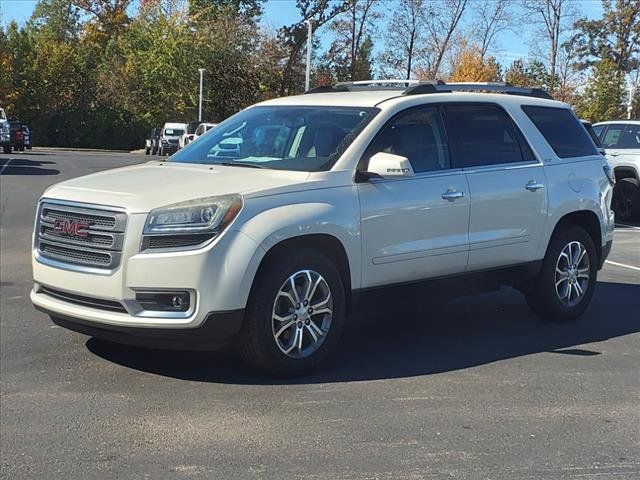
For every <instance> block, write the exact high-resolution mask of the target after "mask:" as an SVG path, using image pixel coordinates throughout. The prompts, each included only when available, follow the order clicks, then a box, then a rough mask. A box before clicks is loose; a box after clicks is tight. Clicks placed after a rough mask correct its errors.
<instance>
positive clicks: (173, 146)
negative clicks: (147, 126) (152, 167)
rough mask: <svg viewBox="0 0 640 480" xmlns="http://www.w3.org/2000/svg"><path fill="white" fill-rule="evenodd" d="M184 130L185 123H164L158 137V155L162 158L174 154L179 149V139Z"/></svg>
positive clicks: (185, 127) (185, 128)
mask: <svg viewBox="0 0 640 480" xmlns="http://www.w3.org/2000/svg"><path fill="white" fill-rule="evenodd" d="M186 130H187V124H186V123H171V122H167V123H165V124H164V127H162V134H161V135H160V148H159V149H158V155H160V156H164V155H171V154H173V153H176V152H177V151H178V148H179V142H180V138H181V137H182V135H184V132H185V131H186Z"/></svg>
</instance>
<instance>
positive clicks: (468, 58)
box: [449, 44, 502, 82]
mask: <svg viewBox="0 0 640 480" xmlns="http://www.w3.org/2000/svg"><path fill="white" fill-rule="evenodd" d="M501 78H502V77H501V75H500V65H499V64H498V62H497V61H496V59H495V57H488V58H483V55H482V48H481V47H478V46H477V45H466V44H465V45H463V48H462V49H461V51H460V53H459V54H458V56H457V58H456V59H455V60H454V65H453V69H452V73H451V76H450V77H449V81H451V82H497V81H500V80H501Z"/></svg>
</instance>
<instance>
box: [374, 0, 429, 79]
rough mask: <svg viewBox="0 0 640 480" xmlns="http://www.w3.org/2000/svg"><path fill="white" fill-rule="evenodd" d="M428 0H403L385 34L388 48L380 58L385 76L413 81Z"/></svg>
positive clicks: (382, 72)
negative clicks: (416, 54) (416, 55)
mask: <svg viewBox="0 0 640 480" xmlns="http://www.w3.org/2000/svg"><path fill="white" fill-rule="evenodd" d="M423 8H424V0H400V1H399V3H398V7H397V8H396V10H395V11H394V13H393V16H392V17H391V21H390V22H389V26H388V27H387V29H386V33H385V49H384V50H383V51H382V52H381V54H380V55H379V61H380V72H381V74H382V76H383V77H392V78H393V77H405V78H407V79H409V78H411V74H412V73H413V68H414V56H415V52H416V48H417V45H418V44H420V43H422V41H423V40H422V38H423V35H424V27H425V17H424V11H423Z"/></svg>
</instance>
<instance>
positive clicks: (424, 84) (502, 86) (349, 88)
mask: <svg viewBox="0 0 640 480" xmlns="http://www.w3.org/2000/svg"><path fill="white" fill-rule="evenodd" d="M375 90H401V91H402V95H424V94H428V93H450V92H494V93H505V94H507V95H520V96H525V97H536V98H546V99H552V97H551V95H549V93H547V92H546V91H545V90H542V89H541V88H530V87H514V86H513V85H510V84H509V83H506V82H453V83H445V82H443V81H442V80H396V79H386V80H360V81H357V82H339V83H336V84H335V85H326V86H322V87H316V88H312V89H311V90H308V91H306V92H305V93H327V92H358V91H375Z"/></svg>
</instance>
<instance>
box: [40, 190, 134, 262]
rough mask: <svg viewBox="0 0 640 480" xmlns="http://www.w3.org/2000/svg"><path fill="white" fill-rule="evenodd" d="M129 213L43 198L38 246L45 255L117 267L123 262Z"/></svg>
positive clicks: (58, 258) (42, 254) (49, 257)
mask: <svg viewBox="0 0 640 480" xmlns="http://www.w3.org/2000/svg"><path fill="white" fill-rule="evenodd" d="M126 223H127V215H126V213H124V212H119V211H113V210H103V209H101V208H93V207H84V206H76V205H69V204H59V203H53V202H46V201H45V202H43V203H42V204H41V205H40V208H39V210H38V218H37V223H36V245H35V247H36V249H37V251H38V254H39V255H40V256H41V257H43V258H48V259H51V260H55V261H58V262H62V263H67V264H71V265H76V266H80V267H92V268H100V269H105V270H113V269H115V268H117V267H118V266H119V265H120V259H121V256H122V248H123V245H124V236H125V227H126Z"/></svg>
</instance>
